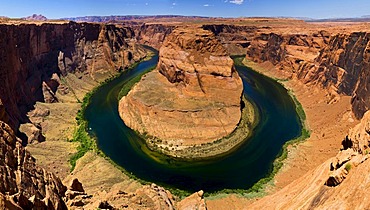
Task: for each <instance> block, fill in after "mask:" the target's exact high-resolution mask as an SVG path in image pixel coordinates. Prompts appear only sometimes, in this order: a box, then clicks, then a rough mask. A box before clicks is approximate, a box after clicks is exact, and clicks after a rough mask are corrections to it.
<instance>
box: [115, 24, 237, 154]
mask: <svg viewBox="0 0 370 210" xmlns="http://www.w3.org/2000/svg"><path fill="white" fill-rule="evenodd" d="M159 57H160V58H159V62H158V65H157V68H156V70H154V71H152V72H150V73H148V74H146V75H145V76H143V78H142V79H141V81H140V82H139V83H138V84H137V85H135V86H134V87H133V89H132V90H131V91H130V92H129V94H128V95H127V96H125V97H123V98H122V99H121V101H120V104H119V112H120V116H121V118H122V119H123V121H124V122H125V123H126V125H128V126H129V127H131V128H132V129H134V130H137V131H138V132H140V133H141V134H145V135H148V136H152V137H156V138H158V139H160V140H161V144H163V146H165V145H174V146H176V148H178V149H180V148H182V147H187V146H191V145H201V144H206V143H209V142H213V141H215V140H217V139H220V138H223V137H225V136H227V135H229V134H230V133H231V132H232V131H233V130H235V128H236V127H237V125H238V123H239V121H240V119H241V95H242V91H243V84H242V81H241V79H240V77H239V75H238V73H237V72H236V71H235V68H234V66H233V60H232V59H231V58H230V57H229V56H228V54H227V51H226V50H225V48H224V47H223V46H222V45H221V43H220V42H219V41H218V40H217V39H216V38H215V36H214V35H213V34H212V33H211V32H209V31H205V30H203V29H201V28H196V29H189V28H186V29H184V28H181V29H180V28H178V29H176V30H174V31H173V32H172V33H171V35H169V36H168V37H167V39H166V41H165V42H164V44H163V46H162V47H161V49H160V55H159Z"/></svg>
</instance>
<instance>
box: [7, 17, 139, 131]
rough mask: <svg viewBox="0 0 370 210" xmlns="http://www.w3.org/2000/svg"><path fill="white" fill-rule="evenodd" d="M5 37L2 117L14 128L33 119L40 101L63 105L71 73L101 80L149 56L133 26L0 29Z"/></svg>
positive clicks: (63, 25) (71, 25)
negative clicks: (30, 114) (62, 96)
mask: <svg viewBox="0 0 370 210" xmlns="http://www.w3.org/2000/svg"><path fill="white" fill-rule="evenodd" d="M0 36H1V37H3V38H2V39H0V58H1V59H0V81H2V83H1V85H0V117H1V119H3V120H4V121H6V122H7V123H9V124H10V125H11V127H14V128H15V127H18V125H19V123H20V122H21V123H24V122H28V121H29V120H28V119H27V116H26V115H25V114H26V112H27V111H29V110H30V109H32V106H33V105H34V103H35V102H36V101H42V102H58V98H57V96H56V95H57V91H58V90H60V91H59V93H60V94H66V93H68V92H69V91H70V90H69V87H68V85H66V84H65V83H64V82H63V79H61V78H63V77H65V76H66V75H67V74H69V73H73V74H75V75H76V76H77V77H78V78H82V77H86V76H87V77H92V78H93V79H94V80H97V81H99V80H102V79H105V78H106V77H107V75H112V74H114V73H115V72H117V71H120V70H123V69H125V68H127V67H128V66H129V65H131V64H132V63H134V62H136V61H138V60H140V59H141V58H142V57H143V56H144V55H145V54H146V53H145V50H144V49H142V48H141V47H139V46H137V45H136V44H135V43H133V42H131V41H130V40H131V39H133V38H134V32H133V31H132V30H131V29H130V28H125V27H117V26H114V25H99V24H88V23H82V24H77V23H73V22H70V23H65V24H50V23H44V24H41V25H35V24H21V25H0ZM103 75H105V76H103ZM103 77H105V78H103Z"/></svg>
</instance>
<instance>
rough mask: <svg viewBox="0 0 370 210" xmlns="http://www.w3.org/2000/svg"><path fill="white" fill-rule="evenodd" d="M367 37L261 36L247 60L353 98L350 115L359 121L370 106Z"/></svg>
mask: <svg viewBox="0 0 370 210" xmlns="http://www.w3.org/2000/svg"><path fill="white" fill-rule="evenodd" d="M369 39H370V35H369V34H368V33H351V34H338V35H333V36H330V34H329V33H328V32H325V31H319V32H318V33H314V34H307V35H301V34H297V35H279V34H274V33H271V34H261V35H260V36H257V37H256V38H254V40H253V41H252V44H251V46H250V47H249V48H248V52H247V58H248V59H250V60H253V61H255V62H265V61H269V62H271V63H272V64H274V65H275V66H277V67H278V68H279V69H281V70H284V71H286V72H289V73H291V74H292V76H295V77H297V78H298V79H299V80H302V81H303V82H305V83H311V84H314V85H315V84H316V85H321V86H323V87H326V88H328V89H331V90H334V91H335V92H337V93H341V94H345V95H350V96H352V111H353V112H354V114H355V115H356V117H357V118H358V119H360V118H362V116H363V114H364V112H365V111H367V110H369V106H370V97H369V96H370V91H369V90H370V82H369V78H370V74H369V73H368V69H369V67H370V66H369V58H370V56H369V53H370V50H369V49H370V42H369V41H370V40H369Z"/></svg>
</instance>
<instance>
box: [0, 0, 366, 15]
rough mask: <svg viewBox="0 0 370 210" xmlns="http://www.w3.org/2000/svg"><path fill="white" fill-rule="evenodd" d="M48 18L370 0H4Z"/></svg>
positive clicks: (301, 9)
mask: <svg viewBox="0 0 370 210" xmlns="http://www.w3.org/2000/svg"><path fill="white" fill-rule="evenodd" d="M34 13H37V14H43V15H45V16H46V17H47V18H62V17H76V16H88V15H157V14H162V15H163V14H175V15H199V16H212V17H255V16H265V17H276V16H287V17H310V18H333V17H360V16H363V15H370V0H281V1H279V0H0V16H8V17H25V16H29V15H32V14H34Z"/></svg>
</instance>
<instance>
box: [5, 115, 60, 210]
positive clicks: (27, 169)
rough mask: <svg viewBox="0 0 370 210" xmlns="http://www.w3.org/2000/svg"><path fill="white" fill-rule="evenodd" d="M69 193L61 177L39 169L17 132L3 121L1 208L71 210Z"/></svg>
mask: <svg viewBox="0 0 370 210" xmlns="http://www.w3.org/2000/svg"><path fill="white" fill-rule="evenodd" d="M66 190H67V189H66V187H65V186H64V185H63V184H62V182H61V180H60V179H59V178H58V177H56V176H55V175H54V174H52V173H49V172H47V171H45V170H44V169H42V168H40V167H38V166H37V165H36V163H35V159H34V158H33V157H32V156H31V155H30V154H29V153H28V152H27V151H26V150H25V149H24V148H23V147H22V144H21V142H20V140H19V139H18V138H16V137H15V134H14V132H13V130H12V129H11V128H10V127H9V126H8V125H7V124H5V123H4V122H2V121H0V206H2V205H4V206H5V209H7V208H13V207H14V209H17V208H23V209H32V208H33V207H34V206H43V207H44V208H48V209H67V207H66V205H65V203H64V201H63V197H64V193H65V192H66ZM1 200H3V201H1ZM2 202H3V204H1V203H2Z"/></svg>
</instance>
